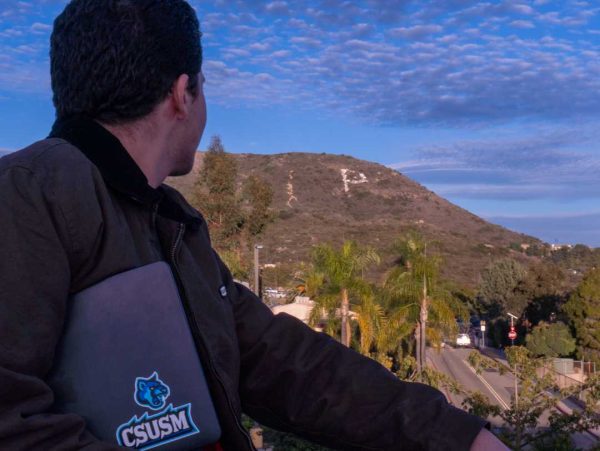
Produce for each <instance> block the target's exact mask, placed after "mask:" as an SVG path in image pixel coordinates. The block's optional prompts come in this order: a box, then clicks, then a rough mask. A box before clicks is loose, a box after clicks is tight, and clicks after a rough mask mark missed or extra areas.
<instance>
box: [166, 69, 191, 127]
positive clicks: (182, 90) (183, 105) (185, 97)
mask: <svg viewBox="0 0 600 451" xmlns="http://www.w3.org/2000/svg"><path fill="white" fill-rule="evenodd" d="M189 79H190V77H189V76H188V75H187V74H181V75H180V76H179V77H177V80H175V81H174V82H173V88H172V89H171V104H172V107H173V112H174V114H175V117H177V119H184V118H185V117H186V116H187V115H188V114H189V108H190V105H191V100H192V99H191V94H190V92H189V91H188V89H187V86H188V82H189Z"/></svg>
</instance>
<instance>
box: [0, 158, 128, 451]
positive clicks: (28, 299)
mask: <svg viewBox="0 0 600 451" xmlns="http://www.w3.org/2000/svg"><path fill="white" fill-rule="evenodd" d="M0 194H1V199H2V201H1V202H0V250H1V257H0V449H6V450H11V451H18V450H52V449H61V450H63V449H73V450H75V449H85V450H109V449H116V448H115V447H114V446H110V445H108V444H106V443H101V442H98V441H97V440H96V439H95V438H94V437H93V436H92V435H91V434H89V432H87V431H86V430H85V424H84V421H83V419H82V418H80V417H78V416H76V415H71V414H70V415H57V414H50V413H47V412H48V410H49V409H50V407H51V405H52V403H53V393H52V391H51V390H50V388H49V387H48V385H47V384H46V383H45V382H44V380H43V379H44V377H45V376H46V375H47V373H48V371H49V370H50V368H51V365H52V361H53V356H54V352H55V347H56V344H57V342H58V339H59V337H60V333H61V331H62V328H63V323H64V319H65V310H66V304H67V298H68V294H69V285H70V269H69V259H68V255H67V252H66V250H65V242H66V241H67V240H68V236H66V227H65V226H64V224H63V221H64V217H62V214H61V212H60V209H59V208H58V206H56V205H53V204H52V203H51V202H49V201H48V199H49V198H52V196H53V193H51V192H50V193H49V192H44V190H43V189H42V188H41V187H40V186H39V184H38V183H36V180H35V179H34V177H33V174H32V173H31V172H30V171H29V170H28V169H25V168H21V167H15V168H10V169H3V170H1V172H0Z"/></svg>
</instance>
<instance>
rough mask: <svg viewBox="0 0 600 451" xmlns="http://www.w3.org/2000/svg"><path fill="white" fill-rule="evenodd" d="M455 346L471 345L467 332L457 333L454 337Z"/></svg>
mask: <svg viewBox="0 0 600 451" xmlns="http://www.w3.org/2000/svg"><path fill="white" fill-rule="evenodd" d="M456 346H464V347H467V346H471V337H469V334H458V336H457V337H456Z"/></svg>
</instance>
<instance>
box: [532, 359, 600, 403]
mask: <svg viewBox="0 0 600 451" xmlns="http://www.w3.org/2000/svg"><path fill="white" fill-rule="evenodd" d="M538 371H539V373H538V374H539V375H540V376H545V375H547V374H550V375H551V376H552V378H553V379H554V382H555V383H556V385H557V386H558V387H559V388H561V389H564V388H573V387H580V390H577V393H576V394H575V395H574V396H573V397H574V398H575V399H576V400H578V401H580V402H582V403H583V402H584V400H585V391H584V390H583V383H584V382H585V380H586V379H587V377H588V376H589V375H592V374H594V373H595V372H596V364H595V363H594V362H585V361H582V360H573V359H551V360H549V361H548V362H547V363H546V365H544V366H543V367H541V368H539V370H538Z"/></svg>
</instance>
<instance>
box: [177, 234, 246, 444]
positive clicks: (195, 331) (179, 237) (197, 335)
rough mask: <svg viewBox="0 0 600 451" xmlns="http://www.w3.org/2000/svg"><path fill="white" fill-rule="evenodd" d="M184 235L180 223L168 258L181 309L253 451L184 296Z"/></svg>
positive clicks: (237, 423) (236, 421) (238, 425)
mask: <svg viewBox="0 0 600 451" xmlns="http://www.w3.org/2000/svg"><path fill="white" fill-rule="evenodd" d="M184 233H185V224H181V223H180V224H179V226H178V229H177V236H176V238H175V242H174V243H173V246H172V247H171V255H170V257H171V267H172V268H173V274H174V276H175V280H176V282H177V286H178V287H179V292H180V294H181V299H182V301H183V307H184V310H185V313H186V316H187V317H188V321H190V322H191V325H192V327H191V332H192V337H193V338H194V342H195V343H196V346H198V347H200V348H201V349H202V350H203V351H204V355H205V356H206V358H207V360H208V361H207V362H206V366H207V367H208V368H209V370H210V372H211V374H212V375H213V377H214V378H215V379H216V380H217V381H218V382H219V385H221V388H222V389H223V393H224V394H225V399H226V400H227V405H228V406H229V410H230V412H231V414H232V415H233V418H234V419H235V423H236V425H237V427H238V429H239V430H240V432H241V433H242V434H243V435H244V437H245V438H246V441H247V442H248V445H249V447H250V449H251V450H255V449H256V448H254V445H253V444H252V439H251V438H250V436H249V435H248V432H247V431H246V429H245V428H244V426H243V425H242V423H241V421H240V420H239V418H238V416H237V415H236V413H235V409H234V408H233V405H232V404H231V399H230V398H229V396H228V395H227V389H226V388H225V384H224V382H223V381H222V379H221V378H220V377H219V374H218V373H217V371H216V369H215V368H214V365H213V363H212V359H211V357H210V355H209V353H208V350H207V349H206V346H205V343H204V339H203V338H202V336H201V334H200V328H199V327H198V323H197V322H196V318H195V316H194V314H193V313H192V311H191V308H190V304H189V300H188V299H187V296H186V294H185V290H184V287H183V282H182V278H181V274H180V273H179V268H178V266H177V250H178V248H179V246H180V244H181V242H182V240H183V235H184Z"/></svg>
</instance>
